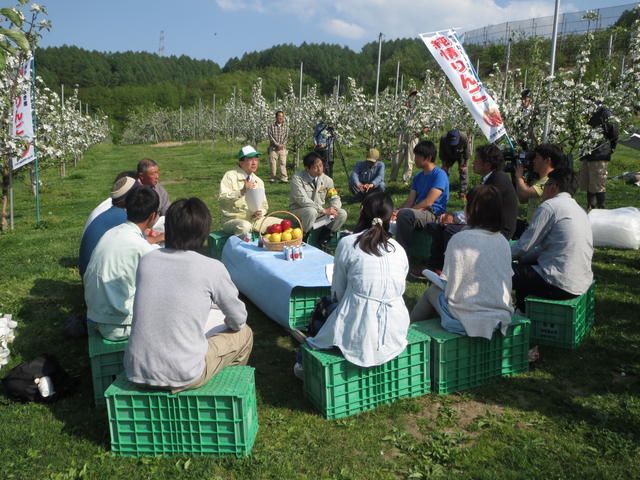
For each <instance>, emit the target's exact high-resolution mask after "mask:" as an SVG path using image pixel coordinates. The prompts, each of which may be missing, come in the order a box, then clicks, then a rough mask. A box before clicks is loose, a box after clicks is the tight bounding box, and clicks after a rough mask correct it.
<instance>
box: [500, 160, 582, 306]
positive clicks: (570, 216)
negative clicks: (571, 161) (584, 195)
mask: <svg viewBox="0 0 640 480" xmlns="http://www.w3.org/2000/svg"><path fill="white" fill-rule="evenodd" d="M577 183H578V182H577V178H576V175H575V173H574V172H573V171H572V170H571V169H568V168H558V169H555V170H553V171H552V172H550V173H549V176H548V179H547V182H546V183H545V184H544V191H543V194H542V203H541V204H540V206H539V207H538V209H537V210H536V212H535V214H534V215H533V218H532V220H531V224H530V225H529V228H527V230H525V232H524V233H523V234H522V236H521V237H520V239H519V240H518V242H517V243H515V244H513V245H512V246H511V256H512V257H513V258H514V259H515V260H519V262H518V263H516V264H514V265H513V271H514V275H513V288H514V289H515V291H516V307H517V308H518V309H519V310H520V311H521V312H524V309H525V298H526V297H527V295H535V296H538V297H542V298H549V299H552V300H566V299H569V298H574V297H577V296H578V295H582V294H583V293H584V292H586V291H587V290H588V289H589V286H590V285H591V282H592V281H593V272H592V271H591V259H592V257H593V234H592V232H591V224H590V223H589V218H588V217H587V214H586V212H585V211H584V210H583V209H582V207H580V205H578V203H577V202H576V201H575V200H574V199H573V198H572V196H573V195H574V194H575V192H576V190H577Z"/></svg>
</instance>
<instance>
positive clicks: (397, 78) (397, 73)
mask: <svg viewBox="0 0 640 480" xmlns="http://www.w3.org/2000/svg"><path fill="white" fill-rule="evenodd" d="M399 79H400V60H398V66H397V67H396V94H395V96H394V98H395V99H396V100H397V99H398V80H399Z"/></svg>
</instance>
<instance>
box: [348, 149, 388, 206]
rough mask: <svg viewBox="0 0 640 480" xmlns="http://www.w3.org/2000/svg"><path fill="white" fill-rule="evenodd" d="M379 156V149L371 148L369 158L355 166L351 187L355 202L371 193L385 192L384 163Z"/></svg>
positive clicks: (350, 182) (352, 172)
mask: <svg viewBox="0 0 640 480" xmlns="http://www.w3.org/2000/svg"><path fill="white" fill-rule="evenodd" d="M379 158H380V152H379V151H378V149H376V148H370V149H369V155H368V156H367V159H366V160H364V161H362V162H358V163H356V164H355V166H354V167H353V170H352V171H351V176H350V177H349V189H350V190H351V191H352V192H353V201H354V202H361V201H362V200H363V199H364V197H366V196H367V195H368V194H370V193H373V192H384V189H385V185H384V163H382V162H379V161H378V159H379Z"/></svg>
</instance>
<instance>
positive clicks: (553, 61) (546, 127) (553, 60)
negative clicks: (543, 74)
mask: <svg viewBox="0 0 640 480" xmlns="http://www.w3.org/2000/svg"><path fill="white" fill-rule="evenodd" d="M559 7H560V0H556V6H555V9H554V11H553V33H552V40H551V69H550V72H549V78H550V79H551V80H553V78H554V76H555V73H556V46H557V45H558V8H559ZM550 115H551V112H550V111H549V108H548V107H547V115H546V118H545V120H544V134H543V137H542V138H543V139H544V140H543V141H544V142H545V143H546V142H547V140H548V138H549V120H550Z"/></svg>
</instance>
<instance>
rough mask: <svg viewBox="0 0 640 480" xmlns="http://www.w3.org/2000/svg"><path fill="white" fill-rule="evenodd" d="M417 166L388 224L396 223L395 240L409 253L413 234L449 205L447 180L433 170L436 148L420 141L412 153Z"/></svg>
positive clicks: (438, 171) (441, 173) (444, 176)
mask: <svg viewBox="0 0 640 480" xmlns="http://www.w3.org/2000/svg"><path fill="white" fill-rule="evenodd" d="M413 153H414V155H415V162H416V166H417V167H418V168H420V169H422V171H421V172H420V173H418V174H417V175H416V176H415V177H413V183H412V185H411V191H410V192H409V196H408V197H407V199H406V200H405V202H404V203H403V204H402V205H401V206H400V208H399V209H397V210H395V211H394V212H393V216H392V217H391V220H392V221H393V220H395V221H396V225H397V232H396V240H397V241H398V243H399V244H400V245H402V246H403V247H404V249H405V250H406V251H407V252H409V246H410V245H411V237H412V236H413V232H414V230H422V229H424V228H425V226H426V225H427V224H429V223H431V222H435V221H436V220H437V218H438V217H439V216H440V215H441V214H442V213H444V212H445V211H446V209H447V202H448V201H449V177H448V175H447V173H446V172H445V171H444V170H442V169H441V168H438V167H436V164H435V159H436V153H437V150H436V146H435V145H434V144H433V142H431V141H428V140H423V141H422V142H419V143H418V144H417V145H416V146H415V147H414V149H413Z"/></svg>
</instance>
